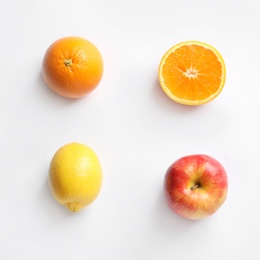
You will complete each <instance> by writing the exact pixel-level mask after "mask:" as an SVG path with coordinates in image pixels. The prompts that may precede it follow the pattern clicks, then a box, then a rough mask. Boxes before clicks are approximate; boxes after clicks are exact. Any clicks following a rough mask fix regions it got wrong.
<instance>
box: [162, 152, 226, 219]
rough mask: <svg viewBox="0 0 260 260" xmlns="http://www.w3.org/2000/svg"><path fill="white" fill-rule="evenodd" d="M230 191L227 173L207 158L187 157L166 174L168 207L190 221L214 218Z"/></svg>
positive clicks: (199, 156)
mask: <svg viewBox="0 0 260 260" xmlns="http://www.w3.org/2000/svg"><path fill="white" fill-rule="evenodd" d="M227 190H228V180H227V175H226V172H225V169H224V168H223V166H222V165H221V164H220V163H219V162H218V161H217V160H215V159H214V158H212V157H210V156H207V155H202V154H195V155H189V156H184V157H182V158H180V159H179V160H177V161H175V162H174V163H173V164H172V165H171V166H170V167H169V169H168V170H167V172H166V174H165V179H164V192H165V196H166V202H167V204H168V206H169V207H170V208H171V209H172V210H173V211H174V212H175V213H177V214H178V215H180V216H182V217H185V218H188V219H202V218H205V217H208V216H210V215H212V214H213V213H214V212H216V211H217V210H218V208H219V207H220V206H221V205H222V204H223V203H224V201H225V199H226V196H227Z"/></svg>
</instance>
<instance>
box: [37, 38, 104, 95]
mask: <svg viewBox="0 0 260 260" xmlns="http://www.w3.org/2000/svg"><path fill="white" fill-rule="evenodd" d="M42 75H43V79H44V81H45V82H46V84H47V85H48V86H49V88H51V89H52V90H53V91H55V92H56V93H58V94H59V95H61V96H64V97H68V98H79V97H83V96H85V95H87V94H88V93H90V92H91V91H93V90H94V89H95V88H96V87H97V86H98V84H99V83H100V81H101V79H102V75H103V59H102V56H101V54H100V52H99V50H98V49H97V47H96V46H95V45H94V44H93V43H91V42H90V41H88V40H86V39H84V38H81V37H75V36H69V37H65V38H61V39H59V40H57V41H55V42H54V43H52V44H51V45H50V47H49V48H48V49H47V51H46V53H45V55H44V58H43V63H42Z"/></svg>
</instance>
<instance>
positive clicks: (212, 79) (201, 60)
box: [158, 41, 226, 105]
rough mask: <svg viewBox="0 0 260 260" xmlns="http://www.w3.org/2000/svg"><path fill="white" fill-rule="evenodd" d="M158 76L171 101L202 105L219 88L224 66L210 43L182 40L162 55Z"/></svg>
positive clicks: (223, 81)
mask: <svg viewBox="0 0 260 260" xmlns="http://www.w3.org/2000/svg"><path fill="white" fill-rule="evenodd" d="M158 78H159V82H160V85H161V87H162V89H163V91H164V92H165V93H166V95H168V97H169V98H171V99H172V100H174V101H176V102H178V103H180V104H184V105H202V104H205V103H207V102H209V101H211V100H213V99H214V98H216V97H217V96H218V95H219V94H220V92H221V91H222V89H223V87H224V84H225V78H226V67H225V63H224V60H223V58H222V56H221V55H220V53H219V52H218V51H217V50H216V49H215V48H214V47H212V46H211V45H209V44H207V43H203V42H198V41H186V42H181V43H179V44H177V45H175V46H173V47H172V48H170V49H169V50H168V51H167V52H166V53H165V54H164V56H163V57H162V59H161V62H160V65H159V70H158Z"/></svg>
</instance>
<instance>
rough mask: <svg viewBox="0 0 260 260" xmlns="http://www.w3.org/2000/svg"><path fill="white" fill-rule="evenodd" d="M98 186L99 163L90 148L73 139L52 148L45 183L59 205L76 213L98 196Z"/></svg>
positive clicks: (99, 181) (100, 173)
mask: <svg viewBox="0 0 260 260" xmlns="http://www.w3.org/2000/svg"><path fill="white" fill-rule="evenodd" d="M101 185H102V170H101V165H100V162H99V160H98V157H97V155H96V154H95V152H94V151H93V150H92V149H91V148H89V147H88V146H86V145H84V144H80V143H76V142H73V143H69V144H66V145H64V146H62V147H61V148H59V149H58V150H57V151H56V153H55V154H54V156H53V158H52V160H51V163H50V167H49V186H50V190H51V193H52V195H53V196H54V198H55V199H56V200H57V201H58V202H59V203H60V204H62V205H63V206H65V207H66V208H68V209H69V210H70V211H72V212H77V211H79V210H80V209H82V208H83V207H85V206H87V205H89V204H90V203H91V202H93V201H94V200H95V199H96V198H97V197H98V195H99V193H100V189H101Z"/></svg>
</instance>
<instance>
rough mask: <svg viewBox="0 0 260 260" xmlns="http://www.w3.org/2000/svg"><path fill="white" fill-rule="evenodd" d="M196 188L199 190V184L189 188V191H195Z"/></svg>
mask: <svg viewBox="0 0 260 260" xmlns="http://www.w3.org/2000/svg"><path fill="white" fill-rule="evenodd" d="M197 188H199V184H195V185H193V186H191V187H190V189H191V190H195V189H197Z"/></svg>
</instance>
